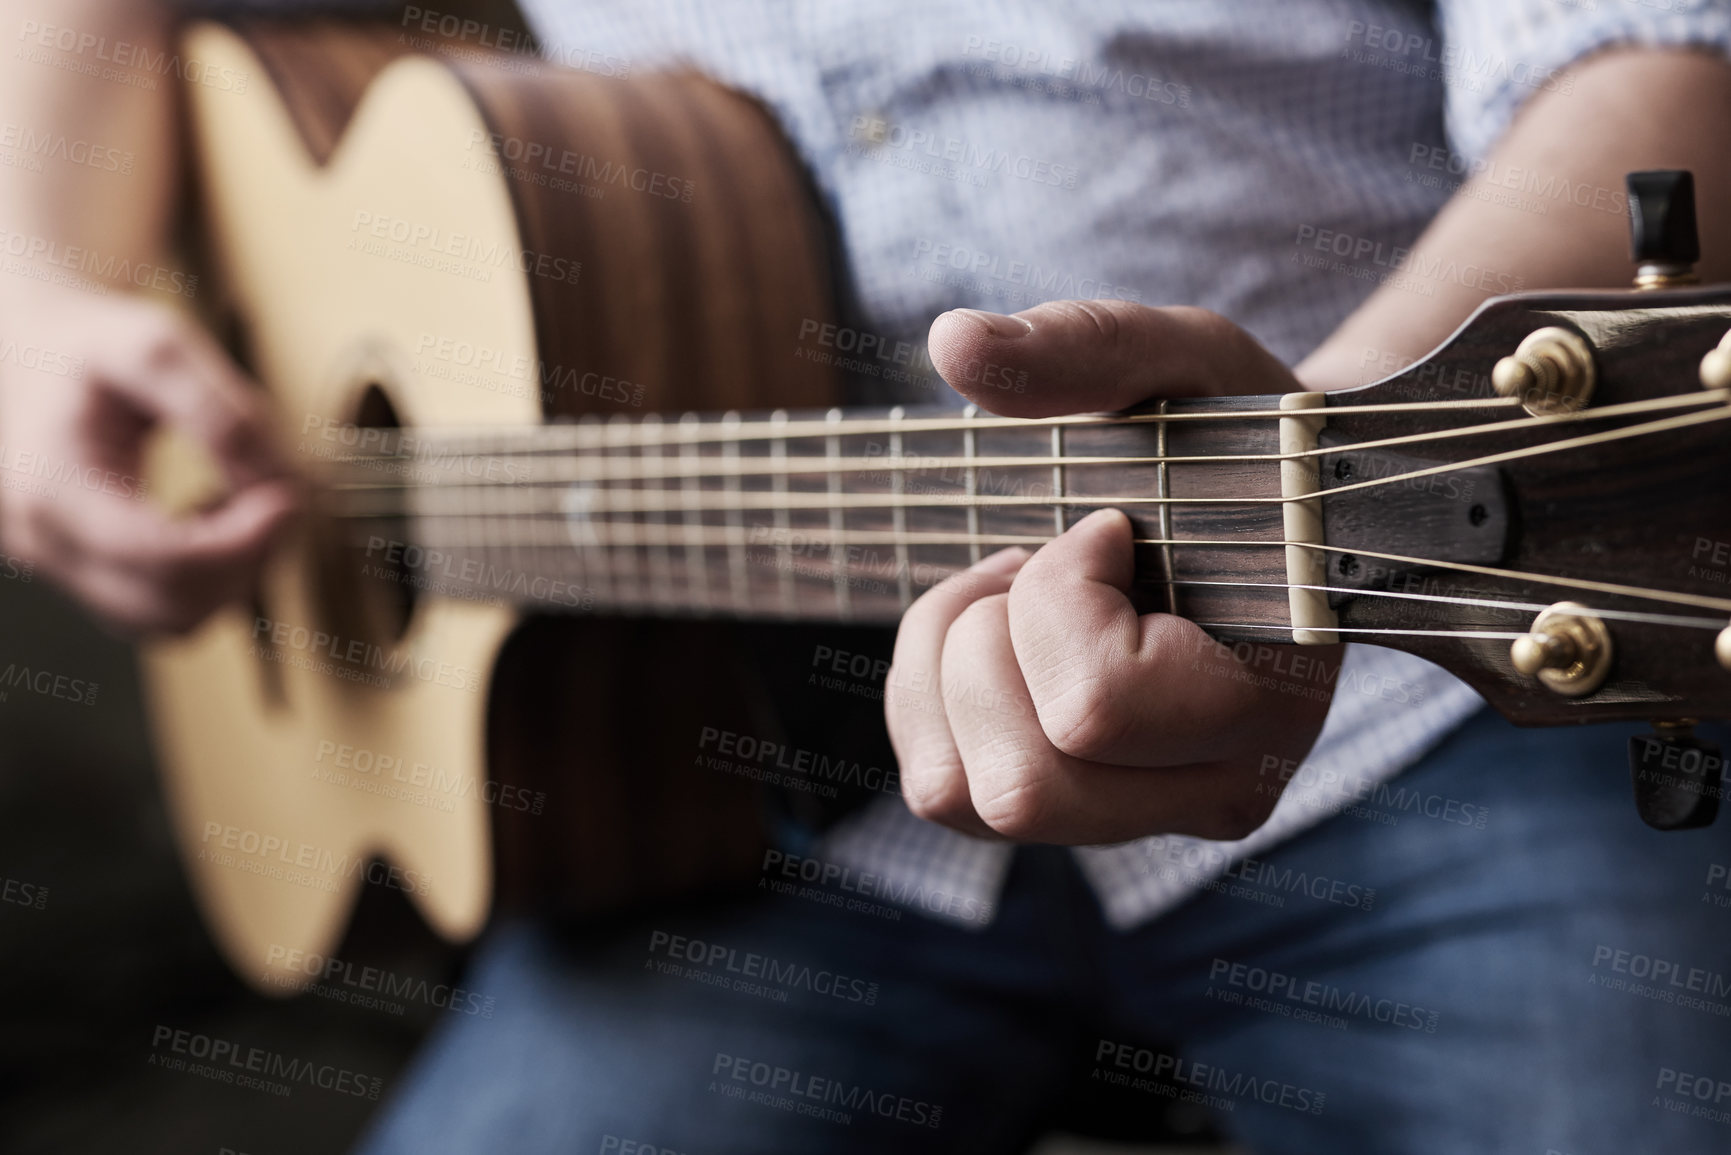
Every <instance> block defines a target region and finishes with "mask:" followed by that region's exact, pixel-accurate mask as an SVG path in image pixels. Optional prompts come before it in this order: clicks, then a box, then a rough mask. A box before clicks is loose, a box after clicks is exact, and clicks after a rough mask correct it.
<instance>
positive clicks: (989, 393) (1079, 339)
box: [927, 301, 1299, 417]
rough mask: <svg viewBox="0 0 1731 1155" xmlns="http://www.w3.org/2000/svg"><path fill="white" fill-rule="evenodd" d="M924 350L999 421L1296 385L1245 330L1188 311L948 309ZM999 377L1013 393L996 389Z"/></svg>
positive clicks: (1054, 306)
mask: <svg viewBox="0 0 1731 1155" xmlns="http://www.w3.org/2000/svg"><path fill="white" fill-rule="evenodd" d="M927 347H928V350H929V352H930V353H931V358H932V364H933V365H935V366H936V367H937V370H938V372H939V373H941V374H942V375H943V378H944V380H945V381H947V382H949V383H950V385H951V386H953V387H954V388H955V390H956V391H957V392H958V393H961V394H962V395H963V396H964V397H966V398H967V399H968V400H970V401H972V402H974V403H975V404H977V405H979V406H980V407H981V408H983V409H987V410H990V411H991V412H993V413H1000V414H1003V415H1004V416H1006V417H1052V416H1057V415H1060V414H1068V413H1092V412H1102V411H1110V410H1117V409H1127V408H1129V407H1130V406H1132V405H1135V404H1137V403H1138V402H1141V401H1145V400H1147V399H1148V398H1150V397H1206V396H1220V395H1223V394H1228V393H1285V392H1290V391H1292V390H1295V389H1298V388H1299V385H1298V382H1297V381H1296V380H1295V379H1294V378H1293V376H1292V374H1291V373H1290V372H1289V371H1288V370H1287V368H1286V366H1284V365H1282V364H1281V363H1280V361H1279V360H1278V359H1277V358H1276V357H1275V356H1274V355H1273V354H1272V353H1270V352H1269V351H1268V350H1266V349H1264V348H1263V347H1262V346H1261V345H1260V344H1258V343H1257V341H1256V339H1255V338H1254V337H1252V336H1251V335H1250V334H1249V333H1247V332H1245V331H1244V330H1243V329H1241V328H1239V327H1238V326H1237V325H1234V324H1233V323H1232V322H1230V321H1228V320H1227V319H1226V318H1224V317H1222V316H1220V315H1219V314H1218V313H1211V312H1209V311H1208V310H1206V309H1194V308H1188V307H1181V308H1161V309H1151V308H1148V307H1146V306H1144V305H1137V304H1132V303H1131V302H1129V301H1052V302H1049V303H1047V304H1044V305H1035V306H1034V307H1033V308H1031V309H1024V310H1023V311H1022V312H1020V313H1017V314H1015V315H1014V316H1003V315H1001V314H997V313H986V312H982V311H980V310H977V309H952V310H951V311H950V312H948V313H945V314H943V315H942V316H940V317H938V319H937V320H935V321H933V322H932V328H931V333H930V335H929V337H928V341H927ZM1024 375H1025V377H1024ZM1006 380H1014V381H1016V382H1018V387H1017V388H1016V389H1015V390H1013V391H1012V390H1007V389H1004V388H1002V387H1001V383H1002V382H1004V381H1006ZM1024 380H1025V387H1024V386H1023V385H1022V382H1023V381H1024Z"/></svg>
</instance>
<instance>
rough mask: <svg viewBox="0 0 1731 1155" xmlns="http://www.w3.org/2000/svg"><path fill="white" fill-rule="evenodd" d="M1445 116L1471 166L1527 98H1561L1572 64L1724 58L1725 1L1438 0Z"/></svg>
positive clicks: (1728, 16)
mask: <svg viewBox="0 0 1731 1155" xmlns="http://www.w3.org/2000/svg"><path fill="white" fill-rule="evenodd" d="M1437 24H1438V27H1439V28H1440V30H1441V36H1442V48H1441V61H1440V65H1441V73H1442V77H1443V84H1444V87H1445V89H1446V91H1447V98H1446V101H1445V113H1446V117H1447V127H1448V134H1449V142H1450V144H1451V145H1452V146H1453V147H1454V149H1455V151H1456V152H1458V153H1460V154H1461V155H1462V156H1465V157H1467V158H1469V159H1473V160H1477V159H1480V158H1482V157H1483V156H1484V155H1485V154H1486V153H1488V152H1489V151H1490V150H1491V148H1492V147H1493V146H1494V145H1495V144H1496V142H1497V140H1498V139H1499V138H1500V137H1501V136H1502V134H1503V132H1504V131H1505V130H1506V129H1507V128H1508V126H1509V122H1510V121H1511V120H1512V119H1513V118H1514V115H1515V113H1516V111H1518V110H1519V108H1520V107H1521V104H1522V102H1523V101H1525V100H1526V99H1527V98H1529V97H1530V96H1532V95H1533V94H1534V93H1538V92H1546V91H1558V92H1566V91H1567V90H1568V89H1569V88H1571V87H1572V85H1573V77H1570V76H1566V75H1564V73H1565V72H1566V70H1567V69H1568V67H1569V66H1570V65H1571V64H1573V63H1574V62H1576V61H1578V60H1580V59H1582V58H1584V57H1587V56H1590V55H1592V54H1593V53H1595V52H1597V51H1599V50H1600V49H1603V48H1610V47H1614V46H1617V45H1640V46H1643V47H1667V48H1675V47H1694V48H1699V49H1703V50H1707V51H1713V52H1717V53H1719V54H1720V55H1731V0H1438V4H1437Z"/></svg>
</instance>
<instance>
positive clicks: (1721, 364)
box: [1701, 330, 1731, 389]
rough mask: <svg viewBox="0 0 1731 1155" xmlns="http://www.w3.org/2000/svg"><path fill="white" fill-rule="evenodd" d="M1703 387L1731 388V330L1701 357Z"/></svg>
mask: <svg viewBox="0 0 1731 1155" xmlns="http://www.w3.org/2000/svg"><path fill="white" fill-rule="evenodd" d="M1701 388H1703V389H1731V330H1727V331H1726V333H1725V335H1724V336H1723V337H1721V338H1719V344H1718V346H1717V347H1716V348H1713V349H1709V350H1708V351H1707V355H1706V356H1705V357H1703V358H1701Z"/></svg>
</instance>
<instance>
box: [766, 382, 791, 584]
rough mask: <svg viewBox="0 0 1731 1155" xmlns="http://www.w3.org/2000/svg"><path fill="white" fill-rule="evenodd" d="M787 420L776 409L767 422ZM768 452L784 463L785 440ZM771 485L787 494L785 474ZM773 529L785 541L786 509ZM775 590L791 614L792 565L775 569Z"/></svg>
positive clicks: (777, 514) (778, 513) (777, 515)
mask: <svg viewBox="0 0 1731 1155" xmlns="http://www.w3.org/2000/svg"><path fill="white" fill-rule="evenodd" d="M787 420H788V418H787V410H785V409H777V410H776V411H775V412H774V413H771V414H770V415H769V421H770V424H771V425H780V426H786V425H787ZM769 452H770V456H771V457H772V458H774V459H776V460H777V461H781V462H785V461H786V460H787V438H785V437H779V438H777V439H776V440H774V441H772V442H770V447H769ZM772 484H773V486H774V490H775V492H776V493H777V494H780V495H782V496H786V494H787V474H785V473H777V474H776V475H775V480H774V482H773V483H772ZM775 528H776V529H777V530H778V531H780V533H781V534H782V535H783V536H782V537H781V538H780V540H783V541H785V540H787V538H786V534H787V533H788V531H789V521H788V511H787V510H786V509H780V508H778V509H777V510H776V511H775ZM788 560H789V561H790V562H791V561H792V559H791V558H789V559H788ZM776 589H777V592H778V593H779V596H780V598H781V604H782V608H783V609H786V610H788V611H789V612H792V611H793V610H794V609H795V606H796V603H795V599H794V589H793V566H792V565H785V566H778V567H776Z"/></svg>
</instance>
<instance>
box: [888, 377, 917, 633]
mask: <svg viewBox="0 0 1731 1155" xmlns="http://www.w3.org/2000/svg"><path fill="white" fill-rule="evenodd" d="M904 416H906V411H905V410H904V409H903V408H902V407H901V406H900V405H897V406H896V407H895V408H894V409H891V410H890V419H891V420H892V421H900V420H901V419H902V418H903V417H904ZM890 457H891V459H892V460H897V461H899V460H900V459H901V457H902V435H901V431H900V430H896V431H895V432H893V433H891V434H890ZM906 482H907V474H905V473H903V472H902V471H901V470H899V469H897V470H894V471H893V472H891V474H890V492H891V494H893V495H894V496H895V498H896V504H895V505H894V506H893V507H892V508H891V509H890V525H891V526H892V527H893V528H894V529H895V533H896V538H897V540H896V592H897V594H898V595H900V597H901V602H902V606H903V608H904V609H905V608H906V607H908V606H910V605H912V604H913V602H914V596H913V584H912V583H913V566H912V564H911V563H910V562H909V560H908V547H907V543H906V542H905V541H902V540H901V539H902V538H904V537H906V536H907V532H908V511H907V506H906V505H904V504H903V499H904V498H905V497H906V495H907V485H906Z"/></svg>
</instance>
